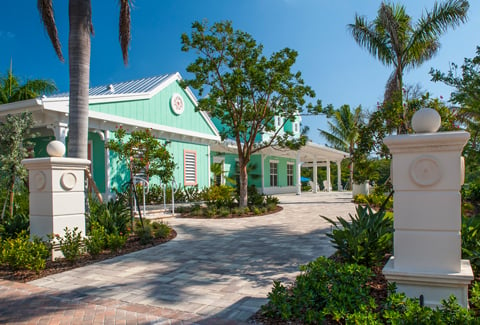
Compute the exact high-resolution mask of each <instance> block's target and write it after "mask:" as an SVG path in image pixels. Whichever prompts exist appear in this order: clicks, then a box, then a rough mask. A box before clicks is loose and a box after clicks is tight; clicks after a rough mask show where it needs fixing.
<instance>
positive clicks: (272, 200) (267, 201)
mask: <svg viewBox="0 0 480 325" xmlns="http://www.w3.org/2000/svg"><path fill="white" fill-rule="evenodd" d="M279 203H280V199H279V198H278V197H276V196H272V195H268V196H267V197H266V198H265V204H266V205H269V204H275V205H278V204H279Z"/></svg>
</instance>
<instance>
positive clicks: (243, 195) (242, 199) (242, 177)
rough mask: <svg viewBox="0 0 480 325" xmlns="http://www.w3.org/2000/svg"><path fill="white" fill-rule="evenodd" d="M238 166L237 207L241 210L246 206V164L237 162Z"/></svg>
mask: <svg viewBox="0 0 480 325" xmlns="http://www.w3.org/2000/svg"><path fill="white" fill-rule="evenodd" d="M239 166H240V198H239V202H238V203H239V205H240V207H241V208H243V207H246V206H248V174H247V164H246V163H245V162H244V161H239Z"/></svg>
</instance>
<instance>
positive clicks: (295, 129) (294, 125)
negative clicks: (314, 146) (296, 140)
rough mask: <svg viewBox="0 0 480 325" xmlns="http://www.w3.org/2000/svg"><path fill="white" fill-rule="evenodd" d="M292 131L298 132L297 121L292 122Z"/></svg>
mask: <svg viewBox="0 0 480 325" xmlns="http://www.w3.org/2000/svg"><path fill="white" fill-rule="evenodd" d="M293 132H294V133H298V123H297V122H295V123H293Z"/></svg>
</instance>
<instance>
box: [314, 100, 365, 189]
mask: <svg viewBox="0 0 480 325" xmlns="http://www.w3.org/2000/svg"><path fill="white" fill-rule="evenodd" d="M327 117H329V118H330V120H329V121H328V129H329V130H328V131H327V130H322V129H318V130H319V131H320V135H322V136H323V137H325V139H326V140H327V142H328V144H329V145H330V146H332V147H333V148H335V149H338V150H342V151H346V152H348V153H349V157H350V163H349V166H348V168H349V171H350V181H349V182H350V184H349V185H350V188H352V186H353V153H354V152H355V148H356V144H357V141H358V136H359V128H360V125H361V124H362V123H363V121H362V107H361V106H358V107H357V108H356V109H355V111H354V112H353V113H352V110H351V109H350V106H349V105H342V106H341V107H340V108H339V109H337V110H334V111H333V112H331V114H327Z"/></svg>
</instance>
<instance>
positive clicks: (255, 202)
mask: <svg viewBox="0 0 480 325" xmlns="http://www.w3.org/2000/svg"><path fill="white" fill-rule="evenodd" d="M247 204H248V206H263V205H265V195H262V194H260V193H258V191H257V188H256V187H255V185H250V186H249V187H248V188H247Z"/></svg>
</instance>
